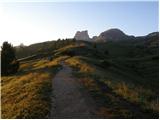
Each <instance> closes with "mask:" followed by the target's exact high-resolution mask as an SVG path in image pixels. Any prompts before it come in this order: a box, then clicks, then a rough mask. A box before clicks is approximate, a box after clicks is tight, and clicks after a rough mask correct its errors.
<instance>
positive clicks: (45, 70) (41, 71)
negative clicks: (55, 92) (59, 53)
mask: <svg viewBox="0 0 160 120" xmlns="http://www.w3.org/2000/svg"><path fill="white" fill-rule="evenodd" d="M61 59H62V58H57V59H55V60H53V61H48V60H38V61H37V60H36V61H31V62H26V63H22V64H21V65H20V70H19V72H18V73H17V74H15V75H12V76H7V77H2V81H1V82H2V87H1V89H2V92H1V94H2V118H46V116H47V115H48V114H49V110H50V95H51V91H52V84H51V82H52V78H53V76H54V74H55V72H56V71H57V68H58V67H59V61H60V60H61ZM46 66H47V67H46Z"/></svg>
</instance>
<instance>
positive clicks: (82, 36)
mask: <svg viewBox="0 0 160 120" xmlns="http://www.w3.org/2000/svg"><path fill="white" fill-rule="evenodd" d="M74 38H75V39H76V40H85V41H90V40H91V39H90V38H89V35H88V31H87V30H85V31H81V32H80V31H77V32H76V34H75V36H74Z"/></svg>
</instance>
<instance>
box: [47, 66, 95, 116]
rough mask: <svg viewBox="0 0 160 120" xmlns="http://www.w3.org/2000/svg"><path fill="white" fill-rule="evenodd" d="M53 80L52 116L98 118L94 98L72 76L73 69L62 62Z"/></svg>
mask: <svg viewBox="0 0 160 120" xmlns="http://www.w3.org/2000/svg"><path fill="white" fill-rule="evenodd" d="M62 66H63V67H62V69H61V70H60V71H59V72H58V73H57V75H56V76H55V77H54V79H53V81H52V85H53V94H54V97H53V99H52V101H53V102H52V109H51V115H50V118H66V119H67V118H96V116H95V115H94V112H95V108H94V105H93V104H94V103H93V101H92V98H91V97H90V96H89V95H87V93H85V92H84V90H81V89H82V88H81V87H80V85H79V83H78V82H77V81H76V79H75V78H74V77H73V76H72V69H71V68H70V67H69V66H67V65H66V64H64V63H62Z"/></svg>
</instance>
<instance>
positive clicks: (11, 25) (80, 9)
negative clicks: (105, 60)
mask: <svg viewBox="0 0 160 120" xmlns="http://www.w3.org/2000/svg"><path fill="white" fill-rule="evenodd" d="M0 16H1V18H2V19H0V25H1V27H0V33H1V36H0V40H1V42H0V44H1V45H2V43H3V42H4V41H8V42H11V43H12V44H13V45H14V46H17V45H19V44H20V43H23V44H24V45H29V44H33V43H38V42H44V41H50V40H57V39H58V38H61V39H63V38H64V39H65V38H73V37H74V35H75V33H76V31H82V30H88V33H89V36H90V37H91V38H92V37H93V36H98V35H99V34H100V33H101V32H103V31H105V30H108V29H110V28H118V29H121V30H122V31H123V32H125V33H126V34H128V35H135V36H143V35H147V34H148V33H151V32H156V31H158V1H143V2H142V1H141V2H138V1H135V2H134V1H132V2H127V1H123V2H107V1H106V2H104V1H103V2H102V1H101V2H15V3H10V2H9V3H1V4H0Z"/></svg>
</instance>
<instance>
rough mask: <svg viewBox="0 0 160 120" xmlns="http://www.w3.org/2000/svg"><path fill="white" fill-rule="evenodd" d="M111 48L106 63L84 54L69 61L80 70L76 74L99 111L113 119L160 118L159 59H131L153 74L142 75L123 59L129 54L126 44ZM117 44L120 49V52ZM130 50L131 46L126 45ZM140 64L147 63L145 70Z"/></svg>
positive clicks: (144, 64)
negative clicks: (97, 105)
mask: <svg viewBox="0 0 160 120" xmlns="http://www.w3.org/2000/svg"><path fill="white" fill-rule="evenodd" d="M115 46H116V47H115ZM110 47H111V48H109V47H108V48H107V49H112V50H113V51H112V54H111V53H110V56H109V57H108V58H107V57H106V58H107V59H106V60H105V62H102V60H101V59H97V58H96V57H94V55H93V56H91V55H90V56H85V57H84V55H83V54H82V55H79V56H76V57H71V58H69V59H68V60H66V62H67V63H68V64H69V65H70V66H72V67H73V68H75V70H77V72H75V73H74V75H75V76H76V77H80V82H81V83H82V84H83V85H84V86H85V87H86V88H87V89H88V90H89V91H90V92H91V94H92V95H93V97H94V98H95V99H97V103H99V104H100V107H99V112H97V114H100V115H101V116H104V117H105V115H107V116H106V117H110V118H120V117H121V118H157V117H158V111H159V108H158V104H159V103H158V94H157V93H158V77H156V78H154V77H155V76H157V74H158V67H157V65H158V61H157V60H156V62H155V60H152V59H148V58H147V59H145V58H143V59H139V58H137V59H138V60H136V61H137V62H135V60H134V59H132V58H130V59H131V60H130V61H132V63H136V67H137V68H138V70H142V71H141V72H139V73H141V74H144V73H145V72H146V71H147V72H148V73H147V74H148V76H150V77H143V76H141V75H140V74H139V73H137V71H135V70H134V69H133V68H132V67H129V66H126V65H125V64H124V63H126V64H129V65H132V64H130V62H129V61H124V59H125V58H128V54H127V53H126V52H125V51H126V50H125V48H124V47H123V46H119V47H118V45H114V46H111V45H110ZM114 47H115V48H116V49H118V52H117V53H116V52H115V48H114ZM121 48H122V49H121ZM127 49H130V47H128V46H127ZM131 49H132V48H131ZM66 51H67V48H66ZM82 51H83V49H82ZM93 51H94V50H93ZM122 56H123V57H122ZM126 56H127V57H126ZM142 61H143V62H142ZM139 66H145V69H144V67H143V69H140V68H139ZM151 66H154V67H151ZM148 68H150V69H148ZM152 72H154V74H152ZM153 79H154V80H153ZM129 106H130V107H129ZM117 109H118V110H119V111H117ZM108 114H110V116H108Z"/></svg>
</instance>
